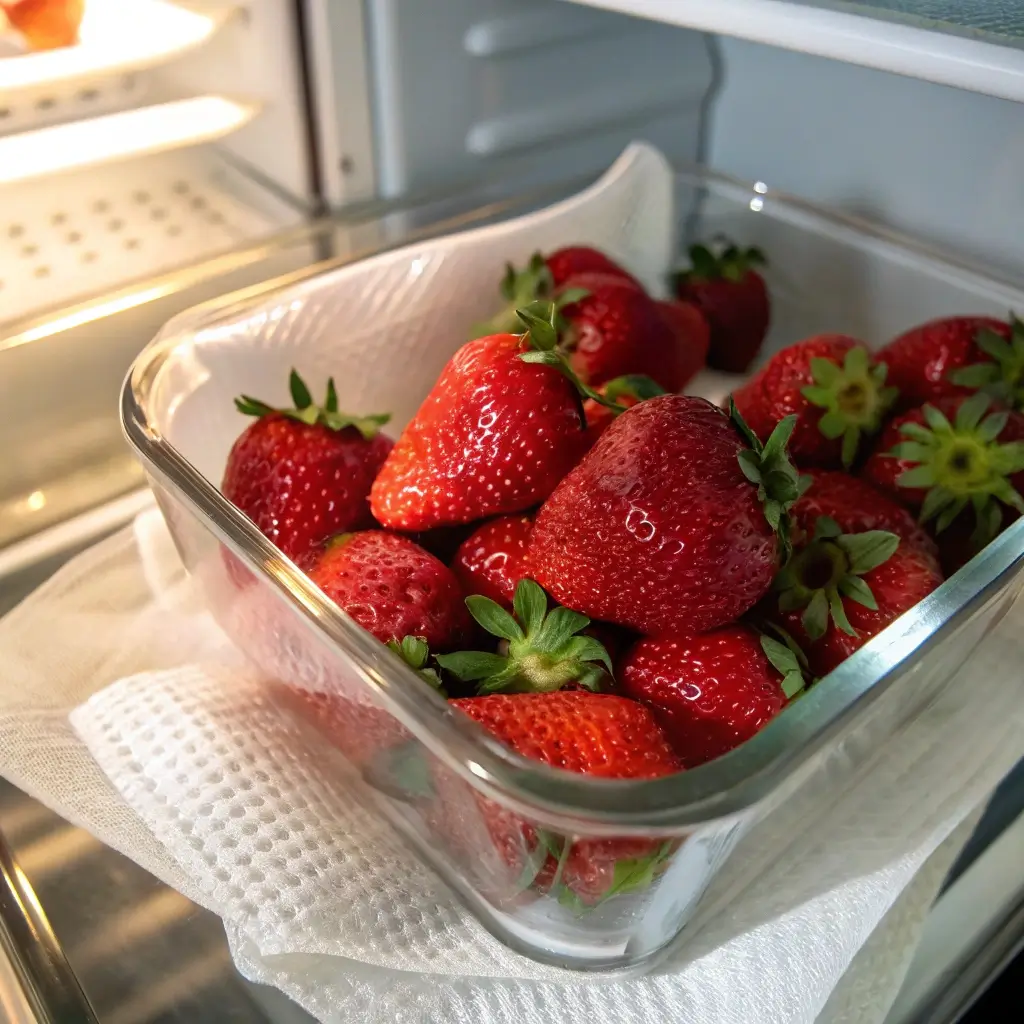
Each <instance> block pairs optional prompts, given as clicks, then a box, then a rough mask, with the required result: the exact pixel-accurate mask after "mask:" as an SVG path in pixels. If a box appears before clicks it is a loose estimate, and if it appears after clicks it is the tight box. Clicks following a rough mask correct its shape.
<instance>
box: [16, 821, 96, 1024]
mask: <svg viewBox="0 0 1024 1024" xmlns="http://www.w3.org/2000/svg"><path fill="white" fill-rule="evenodd" d="M0 948H2V949H3V951H4V953H5V954H6V955H7V958H8V962H9V964H10V965H11V968H12V973H13V974H14V975H15V976H16V977H17V979H18V982H19V984H20V986H21V990H22V993H23V995H24V1000H25V1004H27V1007H28V1008H30V1010H31V1012H32V1013H33V1014H34V1016H35V1018H36V1019H37V1020H39V1021H43V1022H50V1021H52V1022H54V1024H57V1022H58V1021H59V1022H61V1024H97V1018H96V1014H95V1013H94V1012H93V1009H92V1006H91V1005H90V1004H89V1000H88V999H87V998H86V996H85V993H84V992H83V991H82V988H81V986H80V985H79V984H78V979H77V978H76V977H75V975H74V972H73V971H72V970H71V967H70V965H69V964H68V961H67V958H66V957H65V956H64V951H63V949H62V948H61V946H60V943H59V942H58V941H57V937H56V936H55V935H54V934H53V929H52V928H51V927H50V922H49V920H48V919H47V916H46V912H45V911H44V910H43V907H42V905H41V904H40V902H39V900H38V898H37V897H36V894H35V892H34V891H33V890H32V886H31V885H30V884H29V882H28V879H27V878H26V877H25V874H24V872H23V871H22V869H21V866H20V865H19V864H18V862H17V860H16V858H15V857H14V854H13V852H12V851H11V848H10V846H9V845H8V844H7V842H6V840H5V839H4V837H3V835H2V834H0ZM23 1012H24V1011H23Z"/></svg>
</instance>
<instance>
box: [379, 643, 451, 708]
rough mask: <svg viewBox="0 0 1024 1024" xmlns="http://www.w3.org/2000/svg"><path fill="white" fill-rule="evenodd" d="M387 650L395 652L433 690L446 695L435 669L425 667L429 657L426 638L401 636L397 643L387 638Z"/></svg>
mask: <svg viewBox="0 0 1024 1024" xmlns="http://www.w3.org/2000/svg"><path fill="white" fill-rule="evenodd" d="M386 646H387V648H388V650H389V651H391V652H392V654H397V655H398V657H399V658H401V659H402V661H404V662H405V663H406V665H408V666H409V668H411V669H413V670H414V671H415V672H416V673H418V675H419V676H420V678H421V679H423V680H424V681H425V682H427V683H429V684H430V685H431V686H432V687H433V688H434V689H435V690H437V691H438V692H440V693H441V694H442V696H445V697H447V696H448V694H447V693H445V689H444V687H443V686H442V685H441V679H440V677H439V676H438V674H437V671H436V670H435V669H432V668H428V667H427V660H428V659H429V657H430V648H429V647H428V646H427V641H426V638H424V637H422V636H406V637H403V638H402V642H401V643H398V642H397V641H395V640H389V641H388V642H387V644H386Z"/></svg>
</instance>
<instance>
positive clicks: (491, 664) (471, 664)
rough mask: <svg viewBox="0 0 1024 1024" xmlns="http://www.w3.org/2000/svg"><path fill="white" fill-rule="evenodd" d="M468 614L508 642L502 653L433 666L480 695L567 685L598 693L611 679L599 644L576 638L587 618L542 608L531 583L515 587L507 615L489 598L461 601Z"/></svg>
mask: <svg viewBox="0 0 1024 1024" xmlns="http://www.w3.org/2000/svg"><path fill="white" fill-rule="evenodd" d="M466 605H467V606H468V607H469V610H470V614H472V616H473V618H474V619H476V621H477V622H478V623H480V625H481V626H483V628H484V629H486V630H487V631H488V632H489V633H492V634H493V635H494V636H499V637H502V638H503V639H505V640H507V641H508V653H507V654H506V655H501V654H488V653H485V652H482V651H463V652H460V653H457V654H445V655H439V656H438V658H437V662H438V664H439V665H440V666H441V667H442V668H443V669H445V670H446V671H449V672H451V673H452V674H453V675H455V676H457V677H458V678H459V679H461V680H463V681H465V682H476V683H478V684H479V685H478V687H477V692H478V693H480V694H484V693H502V692H503V693H551V692H553V691H554V690H560V689H561V688H562V687H564V686H568V685H570V684H572V683H575V684H577V685H578V686H581V687H584V688H585V689H588V690H601V689H605V688H606V687H607V684H608V682H609V681H610V679H611V673H612V662H611V658H610V657H609V655H608V652H607V651H606V650H605V648H604V645H603V644H601V643H600V642H598V641H597V640H595V639H594V638H593V637H589V636H580V635H579V633H580V630H582V629H586V627H587V626H589V625H590V619H588V618H587V617H586V616H585V615H581V614H580V613H579V612H575V611H572V610H571V609H569V608H562V607H559V606H557V605H556V606H555V607H554V608H552V609H551V611H548V610H547V595H546V594H545V593H544V591H543V590H542V589H541V588H540V587H539V586H538V585H537V584H536V583H535V582H534V581H533V580H520V581H519V583H518V584H517V586H516V592H515V596H514V598H513V603H512V609H513V613H514V615H510V614H509V613H508V612H507V611H505V609H504V608H502V607H501V606H500V605H498V604H496V603H495V602H494V601H491V600H490V599H489V598H486V597H481V596H479V595H474V596H472V597H467V598H466Z"/></svg>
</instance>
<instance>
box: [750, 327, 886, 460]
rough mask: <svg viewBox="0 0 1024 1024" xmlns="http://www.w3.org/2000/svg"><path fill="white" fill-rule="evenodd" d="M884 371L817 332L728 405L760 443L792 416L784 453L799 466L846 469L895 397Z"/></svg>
mask: <svg viewBox="0 0 1024 1024" xmlns="http://www.w3.org/2000/svg"><path fill="white" fill-rule="evenodd" d="M885 373H886V371H885V367H884V366H883V365H881V364H876V363H873V362H872V361H871V359H870V357H869V356H868V353H867V349H865V348H864V346H863V345H861V344H860V343H859V342H858V341H856V340H855V339H854V338H849V337H847V336H846V335H845V334H819V335H816V336H815V337H813V338H808V339H806V340H805V341H799V342H797V343H796V344H795V345H790V346H789V348H785V349H783V350H782V351H781V352H777V353H776V354H775V355H774V356H772V358H771V359H769V360H768V362H767V364H766V365H765V366H764V368H763V369H762V370H761V371H760V372H759V373H758V374H757V376H756V377H754V378H753V380H751V381H750V382H749V383H748V384H746V385H744V386H743V387H741V388H739V389H738V390H737V391H736V392H735V393H734V394H733V400H734V401H735V403H736V408H737V409H739V411H740V413H741V414H742V416H743V418H744V419H745V420H746V421H747V423H749V424H750V428H751V430H753V431H754V433H755V434H757V436H758V437H760V438H765V437H767V436H768V435H769V434H770V433H771V431H772V430H773V429H774V428H775V424H776V423H778V422H779V420H781V419H782V418H783V417H784V416H791V415H796V417H797V423H796V428H795V429H794V431H793V436H792V438H791V439H790V442H789V449H790V453H791V454H792V456H793V458H794V460H795V461H796V462H797V464H798V465H803V464H804V463H807V464H810V465H817V466H826V467H828V466H836V467H838V466H839V464H840V462H841V463H842V464H843V465H844V466H850V465H851V464H852V463H853V461H854V459H855V458H856V455H857V451H858V448H859V447H860V443H861V440H862V437H863V435H865V434H874V433H875V432H876V431H878V430H879V428H880V427H881V425H882V418H883V416H884V415H885V412H886V410H887V409H888V408H889V406H890V405H891V404H892V403H893V401H894V400H895V398H896V390H895V389H894V388H890V387H886V386H885Z"/></svg>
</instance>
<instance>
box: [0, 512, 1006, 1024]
mask: <svg viewBox="0 0 1024 1024" xmlns="http://www.w3.org/2000/svg"><path fill="white" fill-rule="evenodd" d="M1011 614H1012V615H1015V616H1016V617H1017V618H1018V619H1019V618H1020V613H1019V612H1017V611H1015V612H1011ZM1014 634H1016V636H1015V635H1014ZM998 635H999V642H998V643H995V642H993V643H991V644H990V645H989V646H988V647H986V648H985V649H984V650H983V651H981V652H979V653H978V655H977V656H976V657H975V658H974V659H973V660H972V662H971V665H970V672H969V679H967V681H966V682H962V683H957V684H956V685H954V686H952V687H950V689H949V690H947V692H946V693H945V694H944V695H943V696H942V697H941V698H940V699H939V700H937V701H936V702H935V703H934V704H933V705H932V706H931V707H930V708H928V709H927V710H926V711H925V712H924V713H923V714H922V715H920V716H919V717H918V719H917V720H916V721H915V722H913V723H912V724H911V725H910V726H908V727H907V728H906V729H905V730H904V732H903V734H902V735H901V736H900V737H899V740H898V742H896V743H893V744H891V746H890V748H889V749H887V750H886V751H884V752H882V754H880V756H879V758H878V759H877V760H876V761H875V763H874V764H873V765H872V766H871V771H870V772H869V773H867V774H865V775H864V776H863V777H862V778H860V779H859V780H858V782H857V783H856V784H855V785H853V786H852V787H850V788H849V789H848V790H846V791H845V792H844V793H843V794H842V797H841V798H840V799H838V800H837V801H836V802H835V803H834V805H833V806H832V808H831V810H830V812H829V813H828V814H827V815H826V816H825V817H824V818H819V819H817V820H815V821H813V822H800V823H799V825H798V819H799V813H798V808H797V809H794V811H793V813H792V814H790V815H789V816H788V817H787V816H785V815H784V816H782V817H781V818H779V819H776V820H770V821H769V822H766V823H765V824H764V825H762V826H759V829H761V830H764V829H774V830H776V832H778V830H780V829H782V830H785V832H784V834H785V836H786V839H787V841H788V842H790V843H791V844H792V848H791V851H790V853H789V855H787V856H784V857H779V858H777V859H775V860H774V861H773V863H770V864H765V863H763V853H762V851H763V850H764V849H766V848H769V846H770V844H766V843H765V842H762V841H760V839H759V835H758V832H757V831H756V830H755V832H753V833H751V835H750V836H749V837H748V840H747V841H746V842H745V843H744V844H742V845H741V847H740V848H739V850H738V851H737V852H736V853H735V854H734V856H733V858H732V859H731V860H730V861H729V862H728V863H727V865H726V867H725V869H724V870H723V872H722V874H721V875H720V876H719V878H718V879H717V880H716V882H715V883H714V884H713V885H712V888H711V890H710V891H709V893H708V895H707V897H706V901H705V904H704V909H703V910H702V912H700V913H699V914H698V916H697V918H696V919H695V921H694V923H693V924H692V925H691V927H690V934H691V936H692V937H691V940H690V941H689V942H688V943H687V944H686V945H685V946H684V947H683V948H682V949H681V950H680V951H679V953H678V954H677V955H675V957H674V958H673V959H672V960H670V961H669V962H668V963H666V964H665V965H663V966H662V967H661V968H660V969H659V970H658V971H657V972H656V974H654V975H651V976H648V977H646V978H642V979H637V980H629V981H615V980H602V979H600V978H597V979H594V978H586V977H581V976H580V975H578V974H570V973H568V972H561V971H558V970H556V969H553V968H548V967H544V966H541V965H538V964H536V963H534V962H533V961H530V960H527V959H525V958H523V957H520V956H517V955H516V954H513V953H511V952H510V951H508V950H507V949H506V948H505V947H504V946H502V945H501V944H499V943H498V942H497V941H496V940H494V939H493V938H492V937H491V936H490V935H489V934H488V933H487V932H485V931H484V929H483V928H482V927H481V926H480V925H478V924H477V923H476V922H475V920H474V919H473V918H472V916H471V915H470V914H468V913H467V912H466V911H465V910H464V909H462V907H461V905H460V904H459V903H458V902H457V901H456V900H455V899H454V898H453V897H452V896H451V894H450V893H449V892H448V890H447V889H446V887H445V886H444V885H443V883H441V882H440V881H439V880H438V879H437V878H436V877H435V876H434V875H433V874H432V873H431V872H430V871H429V870H427V869H426V868H424V867H422V866H421V865H420V864H419V862H418V861H417V860H416V859H415V857H414V856H412V855H411V854H410V853H409V852H408V851H407V850H406V849H405V847H404V846H403V845H402V843H401V842H400V841H399V840H398V839H397V837H395V836H394V835H393V834H392V833H391V831H390V830H389V828H388V827H387V826H386V825H384V824H383V823H382V822H381V821H380V820H379V819H378V818H377V817H376V815H375V814H374V813H373V811H372V808H368V807H366V806H364V805H362V804H361V803H360V802H359V801H358V800H357V799H356V798H355V796H354V795H353V791H352V790H350V789H348V788H347V787H345V786H344V785H343V784H341V785H339V781H343V780H339V778H338V776H337V771H338V768H337V766H336V765H334V764H332V766H331V767H330V769H327V768H325V767H324V766H322V765H320V764H318V763H316V762H315V761H312V760H311V759H310V758H309V757H307V756H306V755H305V744H304V742H303V736H302V732H303V727H302V726H301V725H300V724H297V723H290V722H287V721H284V720H282V718H281V716H280V713H279V712H278V711H277V710H276V709H274V708H272V707H270V706H268V704H267V703H266V701H265V699H264V697H263V696H262V691H261V689H260V687H259V684H258V680H256V678H255V677H254V676H253V675H252V673H251V670H249V669H248V668H246V667H245V666H244V664H243V663H242V661H241V659H240V658H239V656H238V655H237V653H236V652H235V651H234V650H233V649H232V648H231V647H230V645H229V644H228V643H227V642H226V640H225V639H224V638H223V636H222V635H221V634H220V633H219V631H218V630H217V628H216V626H214V625H213V623H212V621H211V620H210V619H209V618H208V617H207V616H206V615H205V613H203V612H202V611H201V610H200V607H199V604H198V602H197V601H196V599H195V596H194V594H193V592H192V589H191V587H190V585H189V584H188V582H187V580H185V579H184V576H183V574H182V571H181V569H180V566H179V565H178V564H177V561H176V556H175V555H174V552H173V548H172V546H171V544H170V541H169V538H168V537H167V534H166V531H165V530H164V528H163V526H162V522H161V521H160V520H159V518H158V516H157V514H156V513H155V512H151V513H147V514H145V515H144V516H143V517H141V518H140V520H139V521H138V522H137V523H136V525H135V527H134V529H132V530H128V531H125V532H123V533H121V534H119V535H117V536H116V537H114V538H112V539H110V540H108V541H106V542H104V543H103V544H101V545H99V546H98V547H97V548H95V549H93V550H92V551H90V552H87V553H86V554H84V555H82V556H80V557H79V558H78V559H76V560H75V561H74V562H73V563H71V564H70V565H68V566H67V567H66V568H65V569H64V570H62V572H61V573H59V574H58V576H57V577H55V578H54V579H53V580H52V581H50V583H48V584H47V585H46V586H44V587H43V588H42V589H41V590H40V591H38V592H37V593H36V594H35V595H34V596H33V597H31V598H30V599H29V600H28V601H27V602H26V603H25V604H24V605H22V606H20V607H19V608H17V609H15V610H14V611H13V612H12V613H10V615H9V616H8V617H7V618H6V619H4V620H2V621H0V664H2V665H3V668H2V675H0V772H2V773H3V774H4V775H6V776H8V777H9V778H11V779H12V781H14V782H15V783H17V784H19V785H21V786H22V787H23V788H25V789H26V790H28V791H29V792H30V793H31V794H32V795H34V796H36V797H37V798H39V799H41V800H43V801H44V802H45V803H47V804H48V805H50V806H51V807H53V808H54V809H55V810H57V811H58V812H59V813H61V814H63V815H65V816H66V817H68V818H70V819H71V820H73V821H75V822H76V823H77V824H81V825H83V826H84V827H86V828H88V829H89V830H90V831H92V832H93V833H95V834H96V835H97V836H98V837H99V838H100V839H103V840H104V841H106V842H108V843H110V844H111V845H112V846H114V847H115V848H117V849H119V850H121V852H123V853H126V854H127V855H129V856H131V857H132V858H133V859H135V860H136V861H138V862H139V863H141V864H142V865H143V866H144V867H146V868H148V869H149V870H151V871H153V872H154V873H155V874H157V875H158V876H159V877H161V878H163V879H164V880H165V881H167V882H168V883H169V884H171V885H174V886H175V887H177V888H178V889H180V890H181V891H183V892H185V893H186V895H189V896H190V897H191V898H193V899H195V900H197V901H198V902H200V903H201V904H203V905H204V906H207V907H209V908H210V909H212V910H214V911H215V912H217V913H219V914H220V915H221V916H222V917H223V918H224V919H225V926H226V930H227V933H228V936H229V939H230V941H231V944H232V948H233V950H234V952H235V955H236V959H237V962H238V964H239V966H240V968H241V969H242V970H243V972H244V973H245V974H246V975H247V976H249V977H251V978H253V979H254V980H260V981H266V982H269V983H272V984H275V985H277V986H279V987H280V988H282V989H283V990H284V991H286V992H288V993H289V994H290V995H292V996H293V997H294V998H296V999H297V1000H298V1001H299V1002H300V1003H302V1004H303V1005H304V1006H305V1007H306V1008H307V1009H309V1010H310V1011H311V1012H313V1013H315V1014H316V1015H318V1016H320V1017H321V1018H323V1019H324V1020H332V1021H339V1022H342V1021H344V1022H349V1021H352V1022H354V1021H360V1022H363V1021H366V1022H370V1024H374V1022H378V1021H379V1022H382V1024H383V1022H389V1024H390V1022H397V1021H404V1020H409V1021H413V1020H415V1021H431V1022H437V1024H448V1022H451V1021H458V1022H461V1021H466V1022H467V1024H468V1022H469V1021H473V1022H483V1024H491V1022H494V1024H499V1022H500V1024H505V1022H508V1024H519V1022H523V1021H531V1022H532V1021H537V1022H538V1024H539V1022H541V1021H544V1022H548V1021H551V1020H555V1019H558V1020H561V1021H575V1020H589V1021H604V1020H617V1021H634V1020H635V1021H637V1022H638V1024H639V1022H640V1021H643V1024H661V1022H665V1024H668V1022H677V1021H678V1022H681V1021H695V1022H700V1024H704V1022H707V1024H719V1022H732V1021H743V1022H744V1024H756V1022H761V1021H763V1022H765V1024H768V1022H770V1024H777V1022H783V1021H784V1022H794V1024H800V1022H806V1024H810V1022H812V1021H814V1020H815V1019H816V1018H819V1015H821V1014H822V1013H823V1011H824V1013H825V1015H826V1016H825V1017H822V1019H833V1020H836V1021H843V1022H852V1021H854V1020H863V1021H875V1020H878V1019H880V1016H879V1015H880V1014H881V1013H882V1012H884V1009H885V1007H886V1006H887V1005H888V1000H889V999H891V996H892V994H894V992H895V986H896V983H897V982H898V978H899V977H900V975H901V973H902V970H903V969H905V963H906V960H907V955H908V953H907V951H908V950H909V949H910V948H911V947H912V944H913V941H914V939H915V937H916V934H917V931H918V929H919V925H920V921H921V919H922V918H923V908H924V907H926V906H927V904H928V903H929V902H930V900H931V898H932V896H933V894H934V892H935V891H936V889H937V887H938V885H939V884H940V883H941V879H942V876H943V875H944V873H945V870H946V868H947V867H948V864H949V862H950V861H951V860H952V858H953V857H954V856H955V854H956V852H957V850H958V849H959V847H960V845H961V844H962V842H963V840H964V839H965V838H966V832H967V828H968V824H969V821H970V820H971V817H972V815H973V814H975V813H976V811H977V808H978V807H979V806H980V805H981V803H982V802H983V800H984V798H985V796H986V795H987V794H988V792H990V791H991V789H992V788H993V787H994V785H995V784H996V783H997V781H998V780H999V779H1000V778H1001V777H1002V775H1003V774H1005V772H1006V771H1007V770H1008V769H1009V768H1010V767H1011V766H1012V764H1013V763H1014V761H1015V759H1016V757H1017V756H1018V755H1019V754H1020V753H1021V735H1022V734H1024V731H1022V729H1021V725H1022V719H1024V711H1022V708H1024V701H1021V699H1020V698H1021V683H1020V682H1019V678H1018V676H1017V675H1015V674H1013V673H1010V674H1009V675H1008V674H1007V673H1006V672H1005V671H1002V672H1000V671H999V669H1000V667H1004V668H1005V666H1006V665H1012V664H1015V663H1018V664H1019V661H1020V655H1021V651H1020V649H1019V645H1020V644H1021V643H1024V640H1021V638H1022V637H1024V630H1022V629H1021V628H1019V627H1018V628H1016V629H1002V630H1000V631H999V634H998ZM1010 645H1013V646H1012V647H1011V646H1010ZM968 684H969V693H968V692H966V688H967V686H968ZM76 706H77V710H73V709H75V708H76ZM968 707H969V708H970V713H967V711H966V709H967V708H968ZM72 711H73V713H72V714H71V722H72V723H73V726H74V730H72V728H71V727H70V726H69V720H68V715H69V712H72ZM965 823H968V824H965ZM762 838H769V837H768V834H767V833H764V832H762ZM774 839H775V840H776V841H777V840H778V835H776V836H775V837H774ZM897 901H898V902H897ZM883 919H884V920H885V927H884V928H882V929H879V924H880V922H882V921H883ZM869 939H870V940H871V941H870V942H869V941H868V940H869ZM862 947H863V950H862ZM872 950H875V953H872ZM878 950H882V951H883V952H884V955H878V952H877V951H878ZM858 951H862V952H861V953H860V956H858ZM855 957H856V958H857V962H858V963H860V962H863V963H864V964H865V965H866V966H865V968H864V970H863V971H862V972H861V973H860V977H859V978H858V977H857V976H856V972H855V973H854V974H851V975H849V976H847V977H846V978H844V973H845V972H846V971H847V969H848V968H849V967H850V965H851V963H853V962H854V959H855ZM841 979H842V984H840V981H841ZM837 986H838V987H837ZM866 989H869V990H870V992H871V993H872V995H871V998H868V997H867V996H866V995H865V991H866ZM830 997H831V998H830ZM857 1014H861V1015H860V1016H857Z"/></svg>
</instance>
